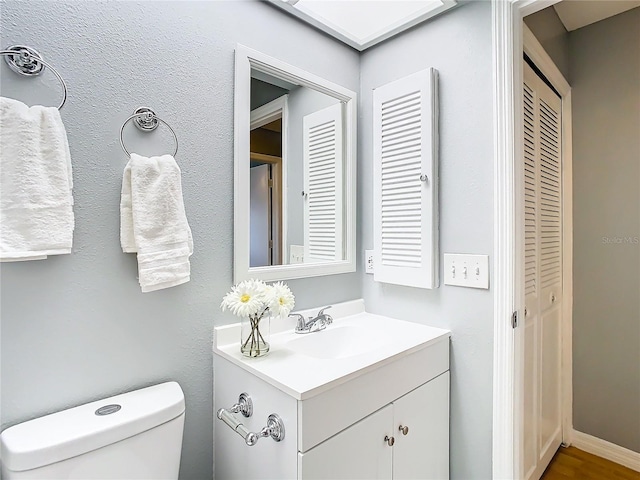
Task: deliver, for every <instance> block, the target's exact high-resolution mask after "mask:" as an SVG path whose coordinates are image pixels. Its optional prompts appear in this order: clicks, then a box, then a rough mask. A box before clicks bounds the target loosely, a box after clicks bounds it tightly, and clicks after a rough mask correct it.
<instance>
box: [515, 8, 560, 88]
mask: <svg viewBox="0 0 640 480" xmlns="http://www.w3.org/2000/svg"><path fill="white" fill-rule="evenodd" d="M524 23H525V24H526V25H527V27H529V28H530V29H531V31H532V32H533V34H534V35H535V37H536V38H537V39H538V41H539V42H540V44H541V45H542V47H543V48H544V50H545V51H546V52H547V53H548V54H549V56H550V57H551V59H552V60H553V63H555V64H556V67H558V70H560V72H562V75H563V76H564V78H565V79H566V80H567V81H568V80H569V32H567V29H566V28H564V25H563V24H562V21H561V20H560V17H558V14H557V13H556V11H555V9H554V8H553V7H547V8H545V9H543V10H540V11H539V12H536V13H534V14H532V15H528V16H526V17H524Z"/></svg>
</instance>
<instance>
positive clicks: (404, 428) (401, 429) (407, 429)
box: [398, 425, 409, 435]
mask: <svg viewBox="0 0 640 480" xmlns="http://www.w3.org/2000/svg"><path fill="white" fill-rule="evenodd" d="M398 430H399V431H400V432H402V434H403V435H406V434H407V433H409V427H407V426H406V425H405V426H404V427H403V426H402V425H400V426H399V427H398Z"/></svg>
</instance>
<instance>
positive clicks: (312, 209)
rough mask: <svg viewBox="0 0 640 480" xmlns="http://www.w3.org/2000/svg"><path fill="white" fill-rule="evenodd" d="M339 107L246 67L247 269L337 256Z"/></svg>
mask: <svg viewBox="0 0 640 480" xmlns="http://www.w3.org/2000/svg"><path fill="white" fill-rule="evenodd" d="M342 110H343V105H342V103H341V102H340V100H338V99H337V98H335V97H332V96H330V95H327V94H325V93H322V92H318V91H316V90H313V89H311V88H308V87H304V86H301V85H296V84H294V83H290V82H289V81H286V80H283V79H280V78H277V77H274V76H272V75H269V74H266V73H263V72H260V71H258V70H255V69H252V70H251V132H250V225H249V235H250V262H249V266H250V267H263V266H269V265H286V264H297V263H314V262H326V261H333V260H343V259H344V249H343V241H342V231H343V219H344V215H343V202H342V197H343V188H344V186H343V176H344V175H343V161H342V160H343V143H342V137H343V133H342V131H343V121H342V118H343V111H342Z"/></svg>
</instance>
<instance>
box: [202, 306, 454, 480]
mask: <svg viewBox="0 0 640 480" xmlns="http://www.w3.org/2000/svg"><path fill="white" fill-rule="evenodd" d="M361 310H362V311H361V312H359V313H356V314H351V315H350V316H347V317H345V318H344V319H340V317H339V312H340V309H339V308H337V306H334V312H336V316H335V317H334V324H333V325H330V326H329V327H327V330H328V329H330V328H336V329H340V328H342V329H345V330H336V331H337V332H338V333H340V332H347V331H348V330H347V329H359V328H366V329H367V331H368V332H369V333H371V332H374V333H371V334H370V335H369V337H367V338H369V339H373V338H374V337H375V332H380V333H381V335H382V337H381V338H382V339H383V340H382V343H378V344H377V348H376V349H375V350H373V351H371V352H363V351H362V349H360V350H359V351H358V352H359V353H357V354H353V355H350V354H348V351H346V353H345V351H342V350H340V351H338V350H333V351H332V350H323V349H318V350H313V349H309V351H307V352H305V351H304V350H303V351H297V350H295V348H297V347H296V345H300V344H299V343H296V342H299V339H300V335H295V334H293V332H292V330H293V329H292V328H291V329H290V331H288V332H287V331H285V332H282V333H278V329H277V327H276V334H275V335H274V334H273V333H272V336H271V351H270V352H269V355H267V356H265V357H264V358H258V359H247V358H243V357H242V356H241V355H240V353H239V344H238V343H237V338H238V337H239V333H238V334H237V335H236V333H237V332H234V331H233V328H234V327H233V326H225V327H217V328H216V339H215V340H214V408H215V410H216V411H217V410H218V409H219V408H225V409H229V408H230V407H232V406H233V405H234V404H235V403H236V402H238V396H239V395H240V393H242V392H246V393H247V394H248V395H249V396H250V397H251V399H252V404H253V412H252V415H251V416H250V417H244V416H242V414H241V413H235V414H234V415H235V419H236V420H237V421H238V422H239V423H242V425H243V427H242V428H241V429H240V430H237V429H236V431H234V429H233V428H230V427H229V426H228V424H225V423H223V421H221V420H218V419H217V418H216V419H215V427H214V433H215V441H214V448H215V465H214V468H215V478H216V480H231V479H242V480H252V479H291V480H295V479H298V480H311V479H317V480H329V479H345V480H352V479H362V480H365V479H432V480H436V479H438V480H439V479H448V478H449V336H450V332H448V331H446V330H442V329H438V328H432V327H427V326H424V325H418V324H415V323H410V322H403V321H400V320H396V319H392V318H388V317H382V316H378V315H372V314H369V313H366V312H364V305H361ZM350 313H352V312H350ZM358 331H359V330H358ZM272 332H273V324H272ZM306 338H308V339H309V340H308V341H318V342H322V341H323V332H317V333H312V334H309V336H308V337H306ZM324 338H334V336H325V337H324ZM234 342H235V343H234ZM305 345H307V344H305ZM353 350H354V351H356V350H357V349H356V348H354V349H353ZM314 352H316V353H317V355H316V353H314ZM327 352H328V353H327ZM332 352H333V353H332ZM325 354H326V355H325ZM330 354H331V355H330ZM314 355H316V356H315V357H314ZM321 355H322V356H321ZM271 414H277V415H278V416H279V417H280V418H281V419H282V422H283V424H284V428H285V436H284V438H283V439H282V441H279V442H277V441H275V440H273V439H272V438H271V437H263V438H260V439H259V440H258V442H257V443H256V444H255V445H253V446H248V445H247V444H246V443H245V440H244V439H243V437H242V436H241V435H238V433H237V432H238V431H242V429H243V428H245V429H246V430H244V432H246V431H247V430H248V431H251V432H260V430H261V429H262V428H263V427H265V425H266V423H267V417H269V415H271ZM401 427H402V430H401ZM404 432H406V434H405V433H404ZM243 435H244V434H243ZM385 438H386V440H385ZM391 438H392V439H391Z"/></svg>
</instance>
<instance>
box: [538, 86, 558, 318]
mask: <svg viewBox="0 0 640 480" xmlns="http://www.w3.org/2000/svg"><path fill="white" fill-rule="evenodd" d="M560 108H561V104H560V99H558V98H556V97H549V98H544V97H541V98H540V102H539V104H538V115H539V118H540V123H539V124H540V131H539V137H540V157H539V158H540V168H539V172H540V192H539V209H540V216H539V219H540V290H541V294H542V296H541V300H542V301H543V308H545V307H550V306H551V304H552V303H554V301H555V302H558V300H559V299H560V295H561V284H562V230H561V228H562V225H561V220H562V210H561V209H562V203H561V183H560V182H561V177H560V167H561V163H560V159H561V153H560V148H561V142H560ZM554 299H555V300H554Z"/></svg>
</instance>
